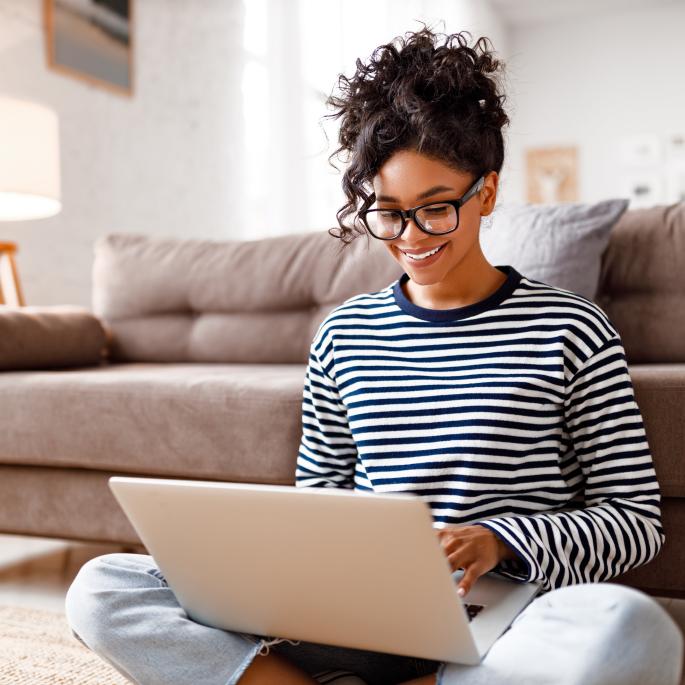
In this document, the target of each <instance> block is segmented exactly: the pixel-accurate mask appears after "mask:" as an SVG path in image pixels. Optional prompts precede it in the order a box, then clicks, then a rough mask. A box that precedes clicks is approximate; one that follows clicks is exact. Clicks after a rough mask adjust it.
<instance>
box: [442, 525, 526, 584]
mask: <svg viewBox="0 0 685 685" xmlns="http://www.w3.org/2000/svg"><path fill="white" fill-rule="evenodd" d="M436 532H437V534H438V540H439V541H440V544H441V545H442V548H443V550H444V552H445V554H446V556H447V559H448V561H449V562H450V567H451V568H452V572H454V571H456V570H457V569H460V568H463V569H464V575H463V577H462V579H461V581H460V582H459V586H458V589H457V592H458V594H459V596H460V597H463V596H464V595H466V593H467V592H468V591H469V590H470V589H471V587H472V586H473V584H474V583H475V582H476V580H477V579H478V578H480V576H482V575H483V574H484V573H487V572H488V571H490V570H491V569H493V568H494V567H495V566H497V564H498V563H499V562H500V561H503V560H504V559H514V558H515V557H516V554H515V553H514V550H512V549H511V547H509V546H508V545H507V544H506V543H505V542H504V541H503V540H502V539H501V538H499V537H497V536H496V535H495V534H494V533H493V532H492V531H491V530H490V529H489V528H485V526H452V527H450V528H439V529H438V530H437V531H436Z"/></svg>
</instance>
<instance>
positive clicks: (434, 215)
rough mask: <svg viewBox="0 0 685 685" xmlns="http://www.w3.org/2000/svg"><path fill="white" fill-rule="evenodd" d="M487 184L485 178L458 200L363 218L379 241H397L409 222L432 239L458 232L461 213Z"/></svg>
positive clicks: (366, 214) (373, 212)
mask: <svg viewBox="0 0 685 685" xmlns="http://www.w3.org/2000/svg"><path fill="white" fill-rule="evenodd" d="M484 183H485V176H481V177H480V178H479V179H478V180H477V181H476V182H475V183H474V184H473V185H472V186H471V187H470V188H469V189H468V190H467V191H466V192H465V193H464V194H463V195H462V196H461V197H460V198H458V199H457V200H441V201H440V202H429V203H428V204H425V205H419V206H418V207H414V208H412V209H406V210H405V209H367V210H365V211H362V212H359V218H360V219H361V220H362V221H363V222H364V226H366V228H367V229H368V231H369V233H370V234H371V235H372V236H373V237H374V238H378V239H379V240H395V238H399V237H400V236H401V235H402V232H403V231H404V229H405V228H406V227H407V221H409V219H413V220H414V223H415V224H416V225H417V226H418V227H419V228H420V229H421V230H422V231H423V232H424V233H428V234H430V235H444V234H445V233H451V232H452V231H456V230H457V228H458V227H459V209H460V207H461V206H462V205H463V204H465V203H466V202H468V201H469V200H470V199H471V198H472V197H473V196H474V195H475V194H476V193H477V192H478V191H479V190H480V189H481V188H482V187H483V184H484Z"/></svg>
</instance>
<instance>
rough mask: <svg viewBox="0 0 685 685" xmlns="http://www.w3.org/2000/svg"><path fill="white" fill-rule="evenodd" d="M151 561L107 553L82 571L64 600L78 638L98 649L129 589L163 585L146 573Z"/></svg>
mask: <svg viewBox="0 0 685 685" xmlns="http://www.w3.org/2000/svg"><path fill="white" fill-rule="evenodd" d="M150 559H151V558H150V557H148V556H147V555H140V554H123V553H116V554H104V555H102V556H99V557H95V558H93V559H90V560H89V561H87V562H86V563H85V564H84V565H83V566H82V567H81V568H80V569H79V571H78V573H77V574H76V577H75V578H74V580H73V582H72V583H71V585H70V586H69V589H68V590H67V594H66V597H65V601H64V610H65V614H66V619H67V623H68V624H69V627H70V628H71V631H72V633H73V634H74V636H75V637H77V638H78V639H80V640H81V641H82V642H83V643H84V644H86V645H87V646H89V647H94V646H95V645H96V644H98V643H100V641H101V638H102V637H103V635H104V632H105V631H106V630H107V627H108V626H109V625H110V624H111V617H112V613H113V612H114V611H115V610H116V608H117V606H118V605H121V603H122V601H123V597H122V595H123V594H124V593H125V590H126V589H129V588H131V587H132V586H134V585H136V584H138V585H141V584H144V583H150V584H152V583H157V584H159V580H156V579H155V578H153V576H152V575H150V574H149V572H148V573H145V572H144V571H145V567H146V566H148V567H150V564H149V563H147V564H146V562H147V561H148V560H150ZM136 571H138V573H137V574H136ZM141 571H143V573H142V574H141Z"/></svg>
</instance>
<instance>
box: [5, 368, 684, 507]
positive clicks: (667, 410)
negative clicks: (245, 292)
mask: <svg viewBox="0 0 685 685" xmlns="http://www.w3.org/2000/svg"><path fill="white" fill-rule="evenodd" d="M630 373H631V377H632V379H633V384H634V386H635V394H636V398H637V402H638V404H639V406H640V409H641V411H642V414H643V416H644V418H645V428H646V430H647V437H648V439H649V444H650V447H651V450H652V455H653V457H654V462H655V466H656V471H657V476H658V478H659V483H660V485H661V489H662V493H663V494H664V496H667V497H685V457H684V456H683V453H684V450H685V364H635V365H632V366H631V367H630ZM304 374H305V367H304V366H303V365H299V364H142V363H135V364H113V365H110V366H104V367H95V368H92V369H77V370H65V371H44V372H38V371H31V372H23V371H12V372H5V373H0V397H2V411H1V412H0V435H2V436H3V439H2V440H1V441H0V463H4V464H19V465H21V464H24V465H29V464H30V465H40V466H54V467H60V466H62V467H74V468H86V469H95V470H102V471H120V472H122V473H139V474H143V475H150V476H169V477H178V478H212V479H218V480H228V481H234V480H235V481H243V482H263V483H276V484H292V483H294V480H295V464H296V460H297V450H298V446H299V441H300V436H301V433H302V390H303V386H304Z"/></svg>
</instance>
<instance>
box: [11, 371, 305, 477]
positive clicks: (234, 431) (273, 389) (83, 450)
mask: <svg viewBox="0 0 685 685" xmlns="http://www.w3.org/2000/svg"><path fill="white" fill-rule="evenodd" d="M304 375H305V367H304V366H303V365H299V364H268V365H267V364H264V365H258V364H142V363H134V364H112V365H109V366H104V367H96V368H92V369H78V370H63V371H46V372H38V371H32V372H22V371H12V372H6V373H1V374H0V397H2V411H0V435H2V436H3V439H2V441H0V462H2V463H5V464H24V465H28V464H33V465H42V466H53V467H74V468H86V469H95V470H108V471H120V472H123V473H134V474H135V473H138V474H145V475H150V476H169V477H180V478H183V477H186V478H211V479H220V480H229V481H233V480H235V481H245V482H252V481H257V482H267V483H276V484H286V483H287V484H290V483H293V482H294V477H295V463H296V460H297V448H298V445H299V439H300V435H301V430H302V391H303V386H304Z"/></svg>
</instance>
